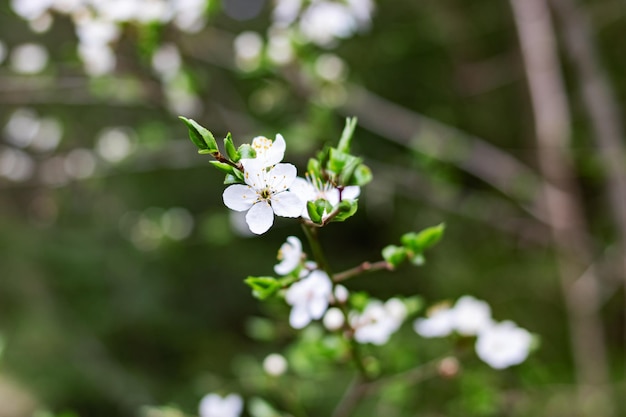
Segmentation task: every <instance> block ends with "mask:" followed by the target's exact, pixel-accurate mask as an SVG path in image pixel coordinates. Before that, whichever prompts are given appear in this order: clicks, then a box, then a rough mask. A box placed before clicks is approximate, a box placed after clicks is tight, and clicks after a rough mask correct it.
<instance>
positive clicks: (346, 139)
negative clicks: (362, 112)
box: [337, 117, 357, 153]
mask: <svg viewBox="0 0 626 417" xmlns="http://www.w3.org/2000/svg"><path fill="white" fill-rule="evenodd" d="M356 122H357V118H356V117H348V118H346V126H345V127H344V128H343V132H342V133H341V139H339V145H337V149H338V150H339V151H340V152H345V153H349V152H350V142H351V141H352V136H353V135H354V129H355V128H356Z"/></svg>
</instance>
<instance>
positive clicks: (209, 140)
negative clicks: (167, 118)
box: [178, 116, 219, 153]
mask: <svg viewBox="0 0 626 417" xmlns="http://www.w3.org/2000/svg"><path fill="white" fill-rule="evenodd" d="M178 118H179V119H180V120H182V121H183V123H185V124H186V125H187V129H188V130H189V139H191V141H192V142H193V143H194V145H196V146H197V147H198V149H199V150H200V151H208V153H214V152H219V149H218V147H217V142H216V141H215V138H214V137H213V134H212V133H211V132H209V131H208V130H207V129H205V128H204V127H202V126H200V124H198V122H196V121H195V120H193V119H187V118H185V117H183V116H179V117H178ZM202 153H206V152H202Z"/></svg>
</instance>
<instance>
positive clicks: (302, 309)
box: [289, 305, 311, 329]
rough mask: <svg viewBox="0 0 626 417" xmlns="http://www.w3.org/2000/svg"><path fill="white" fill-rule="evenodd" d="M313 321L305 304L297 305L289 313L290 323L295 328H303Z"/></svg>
mask: <svg viewBox="0 0 626 417" xmlns="http://www.w3.org/2000/svg"><path fill="white" fill-rule="evenodd" d="M310 322H311V317H310V316H309V312H308V311H307V309H306V306H304V305H296V306H294V307H293V308H292V309H291V313H289V324H290V325H291V327H293V328H294V329H302V328H303V327H305V326H306V325H307V324H309V323H310Z"/></svg>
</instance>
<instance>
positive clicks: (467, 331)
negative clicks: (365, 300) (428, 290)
mask: <svg viewBox="0 0 626 417" xmlns="http://www.w3.org/2000/svg"><path fill="white" fill-rule="evenodd" d="M414 329H415V331H416V332H417V333H418V334H419V335H421V336H423V337H427V338H430V337H445V336H448V335H450V334H452V333H453V332H457V333H459V334H460V335H463V336H476V337H477V339H476V354H477V355H478V357H479V358H480V359H481V360H483V361H484V362H486V363H487V364H488V365H489V366H491V367H493V368H496V369H503V368H508V367H509V366H512V365H517V364H519V363H522V362H524V361H525V360H526V358H527V357H528V354H529V352H530V349H531V346H532V340H533V338H532V335H531V334H530V333H529V332H528V331H527V330H525V329H523V328H521V327H518V326H517V325H516V324H515V323H513V322H512V321H503V322H501V323H496V322H494V320H493V319H492V317H491V308H490V307H489V305H488V304H487V303H486V302H484V301H481V300H477V299H476V298H474V297H472V296H468V295H466V296H463V297H461V298H459V300H458V301H457V302H456V304H455V305H454V306H453V307H450V306H449V305H445V304H444V305H438V306H435V307H434V308H433V309H431V311H430V315H429V317H427V318H419V319H417V320H415V323H414Z"/></svg>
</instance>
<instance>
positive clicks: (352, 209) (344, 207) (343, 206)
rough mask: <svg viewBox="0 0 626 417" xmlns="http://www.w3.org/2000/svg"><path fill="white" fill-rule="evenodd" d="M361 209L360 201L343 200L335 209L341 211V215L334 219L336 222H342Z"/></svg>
mask: <svg viewBox="0 0 626 417" xmlns="http://www.w3.org/2000/svg"><path fill="white" fill-rule="evenodd" d="M358 208H359V204H358V200H343V201H341V202H339V204H338V205H337V206H336V207H335V209H338V210H339V214H337V215H336V216H335V217H333V221H334V222H342V221H344V220H346V219H348V218H350V217H352V216H354V214H355V213H356V211H357V209H358Z"/></svg>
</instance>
